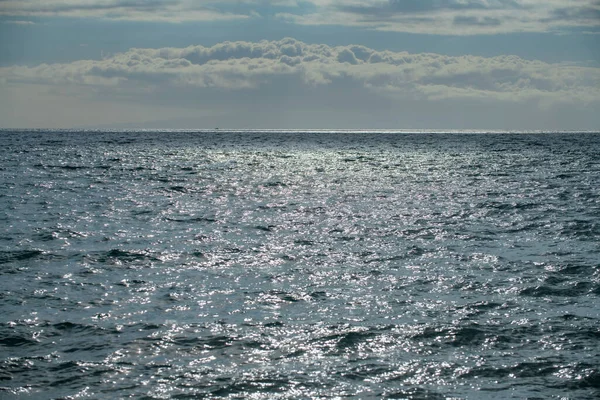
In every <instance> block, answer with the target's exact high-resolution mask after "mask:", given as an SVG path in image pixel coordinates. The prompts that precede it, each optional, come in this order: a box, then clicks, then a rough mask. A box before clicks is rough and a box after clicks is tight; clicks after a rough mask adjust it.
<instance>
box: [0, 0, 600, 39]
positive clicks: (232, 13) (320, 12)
mask: <svg viewBox="0 0 600 400" xmlns="http://www.w3.org/2000/svg"><path fill="white" fill-rule="evenodd" d="M0 15H4V16H9V17H13V18H28V17H70V18H101V19H110V20H128V21H140V20H142V21H163V22H173V23H178V22H185V21H214V20H235V19H240V18H246V19H248V18H265V17H269V18H272V17H275V18H279V19H280V20H282V21H287V22H289V23H294V24H302V25H341V26H353V27H360V28H365V29H376V30H385V31H399V32H411V33H426V34H441V35H473V34H496V33H507V32H548V31H557V30H563V29H567V28H574V27H579V28H592V29H597V28H600V3H599V2H598V1H597V0H546V1H542V0H361V1H358V0H310V1H309V0H306V1H296V0H282V1H262V0H220V1H215V0H203V1H192V0H148V1H137V0H87V1H81V0H77V1H76V0H46V1H42V0H4V1H0Z"/></svg>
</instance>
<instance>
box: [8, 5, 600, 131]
mask: <svg viewBox="0 0 600 400" xmlns="http://www.w3.org/2000/svg"><path fill="white" fill-rule="evenodd" d="M215 127H219V128H220V129H228V128H232V129H244V128H251V129H260V128H272V129H278V128H286V129H303V128H306V129H318V128H323V129H490V130H492V129H493V130H496V129H499V130H530V129H532V130H599V131H600V0H545V1H539V0H365V1H355V0H300V1H297V0H280V1H262V0H220V1H213V0H196V1H192V0H146V1H143V0H80V1H75V0H0V128H77V129H79V128H89V129H98V128H99V129H103V128H106V129H119V128H128V129H133V128H156V129H165V128H174V129H212V128H215Z"/></svg>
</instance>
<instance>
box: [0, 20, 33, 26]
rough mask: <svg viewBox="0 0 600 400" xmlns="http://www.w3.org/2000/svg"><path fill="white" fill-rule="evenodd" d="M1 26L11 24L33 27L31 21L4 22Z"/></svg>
mask: <svg viewBox="0 0 600 400" xmlns="http://www.w3.org/2000/svg"><path fill="white" fill-rule="evenodd" d="M2 23H3V24H12V25H35V22H33V21H21V20H12V19H11V20H6V21H2Z"/></svg>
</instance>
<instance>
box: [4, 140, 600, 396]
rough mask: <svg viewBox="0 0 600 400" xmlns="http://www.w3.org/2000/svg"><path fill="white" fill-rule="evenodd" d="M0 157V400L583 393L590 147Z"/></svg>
mask: <svg viewBox="0 0 600 400" xmlns="http://www.w3.org/2000/svg"><path fill="white" fill-rule="evenodd" d="M0 146H1V148H2V151H1V152H0V398H2V399H5V398H7V399H8V398H61V397H62V398H75V397H77V398H126V397H136V398H140V397H144V396H146V398H211V399H212V398H253V399H278V398H289V399H292V398H293V399H303V398H305V399H308V398H357V399H358V398H360V399H368V398H381V397H384V398H386V397H387V398H410V399H417V398H420V399H438V398H439V399H444V398H469V399H487V398H491V399H504V398H553V397H555V398H572V399H594V398H597V396H599V395H600V301H599V296H600V245H599V243H600V134H595V133H568V134H566V133H544V134H517V133H496V134H489V133H487V134H486V133H479V134H477V133H469V134H465V133H439V132H438V133H427V132H419V133H412V134H411V133H405V132H404V133H397V132H396V133H394V132H358V133H357V132H354V133H352V132H250V131H246V132H51V131H37V132H25V131H21V132H11V131H1V132H0Z"/></svg>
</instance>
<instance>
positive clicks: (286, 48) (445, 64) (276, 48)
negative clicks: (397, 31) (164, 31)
mask: <svg viewBox="0 0 600 400" xmlns="http://www.w3.org/2000/svg"><path fill="white" fill-rule="evenodd" d="M0 81H2V82H3V87H4V88H8V89H11V90H13V91H14V90H18V89H19V88H21V87H23V88H25V87H26V88H29V89H30V90H33V88H37V89H35V90H38V91H39V92H43V93H45V94H56V95H61V96H65V97H69V98H70V99H79V100H80V101H81V103H82V104H83V103H85V102H93V101H104V102H110V103H114V102H121V103H123V104H135V105H136V106H138V107H139V106H140V105H141V104H151V105H152V106H153V107H156V106H161V105H163V106H165V107H175V108H178V109H190V110H193V109H203V110H206V109H207V108H210V107H217V106H218V107H224V108H227V109H231V110H232V111H233V112H236V113H242V114H244V113H245V114H244V115H246V118H251V116H252V113H249V111H248V110H252V109H254V110H256V112H263V110H265V109H270V110H272V109H277V110H280V111H281V112H285V113H291V112H297V115H300V114H302V112H303V110H308V109H310V110H313V111H311V112H321V111H320V109H322V110H326V109H330V110H333V109H336V110H337V111H339V112H341V111H340V110H348V112H350V113H352V112H353V113H362V112H365V111H366V110H371V111H373V112H375V111H377V113H379V114H377V115H381V116H382V117H383V116H385V115H387V117H390V115H393V112H391V111H387V112H385V113H383V114H382V111H381V110H382V107H391V105H393V104H395V105H400V104H403V105H404V106H403V107H406V109H407V110H408V109H410V107H413V106H414V107H416V106H415V105H416V104H419V105H420V107H422V108H423V109H426V108H428V107H431V105H432V104H438V105H439V104H441V103H440V102H444V104H471V106H469V107H481V105H482V104H488V105H490V107H491V106H492V105H494V107H496V106H499V105H504V106H506V107H517V108H519V107H526V108H528V109H531V108H532V107H533V108H535V109H538V110H544V109H546V110H548V109H551V108H552V107H555V106H556V107H558V106H561V105H569V107H575V108H578V107H590V105H595V106H597V105H599V104H600V68H592V67H580V66H574V65H558V64H548V63H544V62H540V61H529V60H524V59H522V58H519V57H515V56H500V57H488V58H486V57H476V56H461V57H452V56H444V55H439V54H410V53H406V52H391V51H376V50H373V49H370V48H368V47H364V46H358V45H353V46H337V47H333V46H328V45H324V44H306V43H303V42H300V41H297V40H295V39H291V38H287V39H283V40H280V41H261V42H241V41H240V42H224V43H220V44H217V45H215V46H212V47H204V46H190V47H186V48H159V49H131V50H129V51H127V52H125V53H120V54H115V55H113V56H110V57H106V58H104V59H102V60H80V61H75V62H72V63H68V64H41V65H38V66H35V67H26V66H12V67H4V68H0ZM1 92H2V90H0V93H1ZM376 105H378V106H377V107H378V109H377V110H374V107H376ZM504 106H502V107H504ZM498 109H501V107H500V108H498ZM290 110H292V111H290ZM371 111H369V112H371ZM309 114H310V113H309ZM303 115H304V114H303ZM331 115H334V114H331ZM594 115H595V114H594ZM270 118H273V115H270Z"/></svg>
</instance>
